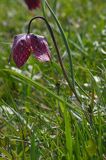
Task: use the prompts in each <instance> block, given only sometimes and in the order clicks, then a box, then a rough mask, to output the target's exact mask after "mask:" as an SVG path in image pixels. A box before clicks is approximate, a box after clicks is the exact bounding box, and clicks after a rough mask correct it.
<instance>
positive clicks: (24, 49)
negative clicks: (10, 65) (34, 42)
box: [12, 34, 31, 68]
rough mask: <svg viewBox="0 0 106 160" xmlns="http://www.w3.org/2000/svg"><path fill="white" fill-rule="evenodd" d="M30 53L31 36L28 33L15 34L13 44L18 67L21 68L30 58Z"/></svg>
mask: <svg viewBox="0 0 106 160" xmlns="http://www.w3.org/2000/svg"><path fill="white" fill-rule="evenodd" d="M30 53H31V48H30V36H29V35H26V34H19V35H17V36H15V38H14V42H13V46H12V54H13V59H14V62H15V63H16V65H17V67H19V68H20V67H21V66H23V65H24V63H25V62H26V61H27V59H28V58H29V56H30Z"/></svg>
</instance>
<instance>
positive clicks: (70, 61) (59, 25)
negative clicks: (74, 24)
mask: <svg viewBox="0 0 106 160" xmlns="http://www.w3.org/2000/svg"><path fill="white" fill-rule="evenodd" d="M45 3H46V5H47V7H48V9H49V11H50V12H51V14H52V16H53V18H54V20H55V21H56V24H57V26H58V28H59V31H60V33H61V36H62V39H63V41H64V44H65V46H66V50H67V53H68V56H69V63H70V72H71V78H72V85H73V88H74V89H75V80H74V71H73V63H72V55H71V50H70V47H69V44H68V41H67V38H66V36H65V33H64V30H63V28H62V26H61V24H60V22H59V20H58V19H57V17H56V16H55V13H54V11H53V10H52V9H51V7H50V6H49V4H48V2H47V1H46V0H45Z"/></svg>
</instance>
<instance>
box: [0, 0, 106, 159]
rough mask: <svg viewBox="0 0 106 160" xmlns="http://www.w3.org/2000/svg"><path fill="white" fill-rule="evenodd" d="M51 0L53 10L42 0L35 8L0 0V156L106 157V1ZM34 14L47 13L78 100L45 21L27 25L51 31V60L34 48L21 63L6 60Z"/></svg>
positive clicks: (40, 31)
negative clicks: (35, 52)
mask: <svg viewBox="0 0 106 160" xmlns="http://www.w3.org/2000/svg"><path fill="white" fill-rule="evenodd" d="M48 2H49V5H50V7H51V9H52V10H51V11H53V12H51V11H50V8H48V7H47V5H46V4H45V1H43V4H42V7H41V9H38V10H36V11H32V12H31V11H29V10H28V9H27V7H26V6H25V4H24V1H21V0H15V1H13V0H9V1H8V0H1V1H0V159H2V160H3V159H4V160H6V159H9V160H11V159H16V160H20V159H25V160H30V159H31V160H38V159H39V160H40V159H42V160H53V159H54V160H56V159H57V160H63V159H64V160H105V159H106V147H105V146H106V125H105V123H106V114H105V112H106V111H105V104H106V98H105V95H106V94H105V89H106V88H105V80H106V69H105V54H106V53H105V52H106V24H105V20H106V13H105V8H106V2H105V0H92V1H89V0H67V2H66V1H64V0H61V1H58V0H53V1H48ZM42 9H43V11H42ZM35 15H44V16H46V18H47V19H48V20H49V22H50V24H51V26H52V28H53V31H54V34H55V36H56V41H57V44H58V46H59V50H60V53H61V56H62V60H63V63H64V66H65V69H66V71H67V74H68V77H69V80H70V82H72V83H74V85H75V87H76V92H77V94H78V96H79V97H80V99H81V104H80V103H79V102H78V101H77V99H76V98H75V97H74V95H73V93H72V91H71V90H70V89H69V87H68V85H67V83H66V81H65V79H64V76H63V74H62V70H61V67H60V66H59V63H58V58H57V54H56V51H55V48H54V46H53V44H52V41H51V37H50V35H49V33H48V31H47V30H46V25H43V23H42V22H39V21H37V23H36V22H35V23H33V26H32V28H31V30H32V32H33V33H36V34H39V35H45V36H46V38H47V39H48V42H49V45H50V50H51V54H52V63H51V62H48V63H40V62H37V61H36V60H35V58H34V57H33V56H32V57H30V58H29V60H28V61H27V63H26V64H25V65H24V66H23V67H22V68H21V69H17V68H16V66H15V64H14V62H13V61H11V64H10V65H9V64H8V57H9V54H10V52H11V44H12V41H13V37H14V36H15V35H17V34H20V33H23V32H26V31H27V24H28V21H29V20H30V19H31V18H32V17H33V16H35ZM69 49H71V56H72V57H71V58H72V59H71V60H70V59H69V54H70V50H69ZM72 63H73V64H72ZM71 65H72V66H71Z"/></svg>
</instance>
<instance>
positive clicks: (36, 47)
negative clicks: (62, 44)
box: [30, 34, 51, 62]
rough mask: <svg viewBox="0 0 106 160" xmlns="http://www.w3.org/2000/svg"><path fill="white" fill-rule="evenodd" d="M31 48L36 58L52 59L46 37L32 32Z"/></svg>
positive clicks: (42, 59) (41, 59)
mask: <svg viewBox="0 0 106 160" xmlns="http://www.w3.org/2000/svg"><path fill="white" fill-rule="evenodd" d="M30 40H31V47H32V48H31V49H32V52H33V53H34V55H35V58H36V59H38V60H39V61H42V62H45V61H50V57H51V56H50V50H49V47H48V43H47V40H46V38H45V37H43V36H39V35H34V34H30Z"/></svg>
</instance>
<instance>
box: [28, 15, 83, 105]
mask: <svg viewBox="0 0 106 160" xmlns="http://www.w3.org/2000/svg"><path fill="white" fill-rule="evenodd" d="M35 19H41V20H44V21H45V23H46V25H47V28H48V30H49V32H50V35H51V38H52V40H53V43H54V46H55V49H56V52H57V55H58V59H59V63H60V66H61V69H62V72H63V75H64V77H65V79H66V81H67V83H68V85H69V87H70V89H71V90H72V91H73V93H74V94H75V96H76V98H77V100H78V101H79V102H80V103H81V101H80V99H79V97H78V95H77V93H76V91H75V89H74V88H73V86H72V85H71V83H70V80H69V78H68V76H67V73H66V71H65V68H64V65H63V62H62V59H61V55H60V52H59V49H58V46H57V43H56V40H55V36H54V33H53V31H52V28H51V26H50V24H49V23H48V21H47V20H46V19H45V18H44V17H42V16H36V17H33V18H32V19H31V20H30V22H29V24H28V34H29V33H30V27H31V23H32V21H33V20H35Z"/></svg>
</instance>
